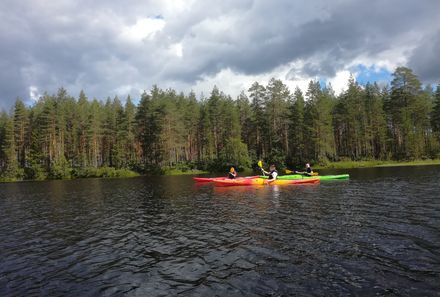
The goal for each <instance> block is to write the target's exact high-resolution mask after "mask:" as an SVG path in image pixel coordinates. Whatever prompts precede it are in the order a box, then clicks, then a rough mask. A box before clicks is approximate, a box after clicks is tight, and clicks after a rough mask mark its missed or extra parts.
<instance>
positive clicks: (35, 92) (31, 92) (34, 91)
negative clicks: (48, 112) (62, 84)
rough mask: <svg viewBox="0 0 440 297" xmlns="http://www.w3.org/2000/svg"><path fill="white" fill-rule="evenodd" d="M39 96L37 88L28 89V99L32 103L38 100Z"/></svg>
mask: <svg viewBox="0 0 440 297" xmlns="http://www.w3.org/2000/svg"><path fill="white" fill-rule="evenodd" d="M40 97H41V94H40V93H39V91H38V88H37V87H36V86H30V87H29V98H30V99H31V100H32V101H38V99H40Z"/></svg>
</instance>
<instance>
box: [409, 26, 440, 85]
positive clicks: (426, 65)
mask: <svg viewBox="0 0 440 297" xmlns="http://www.w3.org/2000/svg"><path fill="white" fill-rule="evenodd" d="M439 53H440V31H437V32H435V34H433V35H431V36H427V37H426V38H424V39H423V40H422V42H421V43H420V44H419V46H418V47H417V48H416V49H415V50H414V51H413V53H412V55H411V57H410V59H409V67H410V68H412V69H413V70H414V72H415V73H416V74H417V75H418V76H419V78H420V79H421V80H422V81H423V82H425V83H431V84H440V59H439Z"/></svg>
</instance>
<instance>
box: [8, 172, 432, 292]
mask: <svg viewBox="0 0 440 297" xmlns="http://www.w3.org/2000/svg"><path fill="white" fill-rule="evenodd" d="M344 172H348V173H350V174H351V176H352V178H351V179H350V181H333V182H322V183H321V184H320V185H317V186H266V187H243V188H242V187H229V188H215V187H213V186H212V185H203V186H197V185H195V184H194V183H193V182H192V179H191V177H189V176H181V177H155V178H146V177H142V178H134V179H113V180H110V179H108V180H103V179H86V180H73V181H50V182H23V183H12V184H0V296H175V295H180V296H215V295H219V296H291V295H294V296H303V295H315V296H322V295H326V296H329V295H330V296H348V295H361V296H375V295H379V296H381V295H387V296H440V167H439V166H424V167H398V168H375V169H358V170H345V171H344ZM324 173H325V172H324ZM327 173H330V172H327Z"/></svg>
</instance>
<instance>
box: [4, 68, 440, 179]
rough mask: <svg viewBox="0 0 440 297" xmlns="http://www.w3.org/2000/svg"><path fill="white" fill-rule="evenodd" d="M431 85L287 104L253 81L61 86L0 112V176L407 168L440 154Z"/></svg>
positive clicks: (287, 98) (280, 92)
mask: <svg viewBox="0 0 440 297" xmlns="http://www.w3.org/2000/svg"><path fill="white" fill-rule="evenodd" d="M439 123H440V86H437V89H436V91H435V92H433V91H432V88H431V87H430V86H429V85H427V86H425V87H424V88H423V89H422V84H421V82H420V81H419V80H418V78H417V76H416V75H415V74H414V73H412V70H411V69H408V68H405V67H399V68H397V69H396V71H395V72H394V73H393V81H392V83H391V87H385V88H383V89H380V88H379V87H378V86H377V84H376V83H371V84H370V83H368V84H367V85H366V86H361V85H359V84H357V83H356V82H355V80H354V79H353V78H351V79H350V80H349V81H348V84H347V88H346V91H345V92H343V93H342V94H340V95H339V96H335V94H334V92H333V90H332V88H331V85H327V86H325V87H322V86H321V85H320V83H319V82H318V81H311V82H310V83H309V86H308V89H307V92H306V93H305V95H304V94H303V93H302V91H301V90H300V89H299V88H296V89H295V91H294V93H293V95H292V94H291V92H290V90H289V88H288V87H287V86H286V85H285V84H284V83H283V82H282V81H281V80H278V79H274V78H273V79H271V80H270V81H269V82H268V84H267V85H261V84H260V83H258V82H255V83H253V84H252V85H251V86H250V88H249V89H248V93H247V94H245V93H244V92H242V93H241V94H240V95H239V96H238V98H237V99H236V100H233V99H232V98H231V97H230V96H228V95H226V94H224V93H223V92H222V91H221V90H219V89H218V88H217V87H214V88H213V89H212V91H211V93H210V94H209V96H207V97H206V98H205V97H203V98H201V99H200V100H198V99H197V98H196V95H195V94H194V92H191V93H189V94H188V95H185V94H183V93H176V91H174V90H172V89H167V90H162V89H160V88H158V87H157V86H154V87H153V88H152V89H151V91H149V92H145V93H144V94H142V96H141V98H140V101H139V103H138V104H137V105H135V104H133V102H132V100H131V98H130V97H128V98H126V100H125V102H124V100H121V99H119V98H118V97H114V98H107V100H106V101H105V102H102V101H99V100H97V99H93V100H89V99H88V98H87V96H86V94H85V93H84V92H83V91H81V92H80V93H79V96H78V98H74V97H72V96H70V95H69V94H68V93H67V91H66V90H65V89H63V88H60V89H59V90H58V91H57V92H56V94H53V95H49V94H47V93H45V94H44V95H43V96H42V97H41V98H40V99H39V100H38V101H37V102H36V103H35V104H34V105H32V106H26V105H25V104H24V103H23V102H22V100H20V99H17V100H16V103H15V105H14V107H13V108H12V109H11V113H10V114H8V113H6V112H2V113H0V179H1V180H21V179H46V178H56V179H64V178H75V177H121V176H132V175H135V174H136V173H134V171H135V172H138V173H145V174H164V173H165V174H170V173H171V174H176V173H179V174H180V173H186V172H195V170H197V169H203V170H207V169H208V170H213V171H219V170H222V171H224V170H228V169H229V167H230V166H232V165H234V166H236V167H238V168H242V169H244V168H247V167H249V166H250V160H265V161H266V164H271V163H274V164H275V165H277V167H278V168H279V169H282V168H283V167H284V166H285V164H289V165H291V166H292V165H301V166H303V164H304V163H306V162H313V163H314V164H332V163H333V162H335V161H338V160H347V161H350V162H351V161H353V160H358V161H362V160H374V161H376V160H380V161H381V162H382V161H383V160H388V159H394V160H413V159H427V158H436V157H438V156H439V155H440V124H439Z"/></svg>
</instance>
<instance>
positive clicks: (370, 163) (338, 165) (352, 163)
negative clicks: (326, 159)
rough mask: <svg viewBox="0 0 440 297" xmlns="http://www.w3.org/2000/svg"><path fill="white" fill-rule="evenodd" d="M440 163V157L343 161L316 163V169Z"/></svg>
mask: <svg viewBox="0 0 440 297" xmlns="http://www.w3.org/2000/svg"><path fill="white" fill-rule="evenodd" d="M424 165H440V159H435V160H414V161H379V160H374V161H341V162H330V163H329V164H327V165H315V166H313V168H314V169H351V168H372V167H399V166H424Z"/></svg>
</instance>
